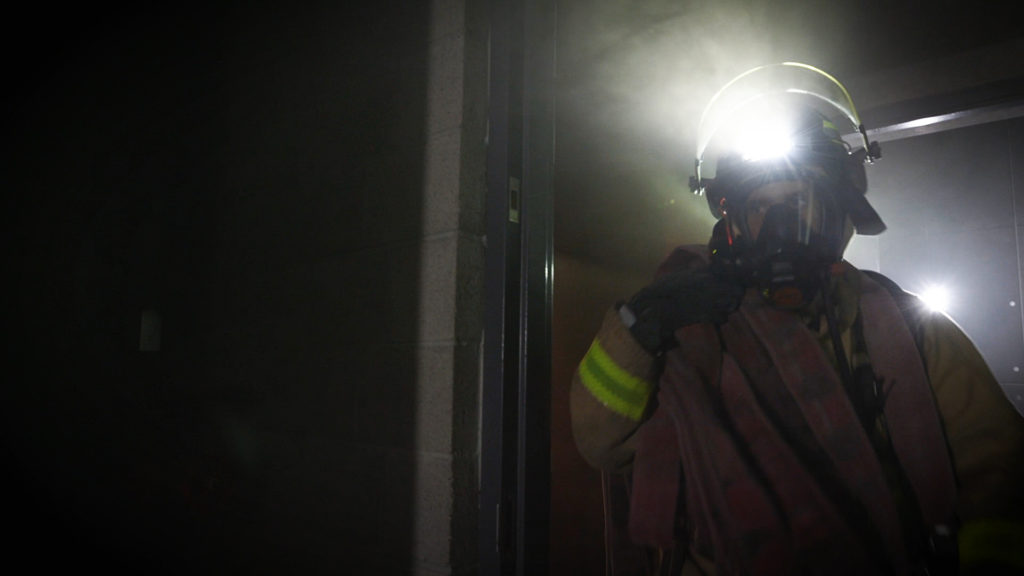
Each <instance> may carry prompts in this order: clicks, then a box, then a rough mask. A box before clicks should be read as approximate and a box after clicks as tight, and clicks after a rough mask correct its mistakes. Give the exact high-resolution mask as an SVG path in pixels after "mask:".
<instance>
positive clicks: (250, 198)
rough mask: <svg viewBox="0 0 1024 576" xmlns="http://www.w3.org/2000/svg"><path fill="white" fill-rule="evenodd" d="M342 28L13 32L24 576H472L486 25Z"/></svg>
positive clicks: (125, 24)
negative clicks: (126, 575)
mask: <svg viewBox="0 0 1024 576" xmlns="http://www.w3.org/2000/svg"><path fill="white" fill-rule="evenodd" d="M282 6H283V5H282ZM342 6H344V4H335V3H326V2H324V3H316V4H309V3H303V4H302V6H301V7H296V8H283V7H282V8H273V7H267V6H261V7H257V6H252V5H249V4H243V5H237V6H228V7H224V6H218V7H212V8H211V7H204V8H202V9H200V10H192V9H187V8H184V7H177V8H173V9H163V10H156V9H146V10H143V9H136V10H134V11H131V10H129V11H125V10H114V9H104V8H102V7H101V8H95V7H93V8H89V9H79V10H78V11H77V12H75V11H70V12H62V13H61V14H60V15H53V14H39V15H37V16H38V18H35V19H26V22H40V24H39V28H38V29H32V30H28V32H30V33H32V35H33V37H35V38H37V40H38V41H37V42H36V43H35V44H34V46H38V47H40V48H36V49H35V50H36V51H34V52H31V53H29V52H27V51H26V49H25V47H24V46H21V47H20V50H15V52H14V53H18V54H23V55H24V56H25V57H24V58H22V59H19V62H20V63H21V64H20V65H19V66H18V67H17V68H16V70H15V73H14V77H15V78H16V80H17V81H18V82H19V86H20V90H16V91H14V92H13V93H12V94H13V95H12V96H10V97H9V99H10V102H9V103H8V104H9V110H11V111H12V116H13V117H14V118H15V130H14V132H13V133H14V134H15V137H14V138H13V141H14V142H15V143H16V150H15V151H14V152H13V155H12V156H11V170H9V171H8V173H9V174H12V175H14V178H13V179H12V186H11V189H12V190H14V191H15V194H14V196H13V198H12V199H11V200H10V206H9V211H8V212H9V214H12V215H13V218H12V220H13V222H12V223H11V225H10V226H9V230H10V231H11V232H12V242H11V244H10V245H11V246H12V247H13V248H14V250H13V251H14V262H13V263H14V266H13V267H12V268H13V269H14V270H16V271H17V272H18V273H16V274H15V275H14V276H15V278H16V280H15V281H14V283H13V286H14V289H15V294H16V298H15V299H14V300H13V302H12V305H11V309H12V316H13V318H14V326H16V329H15V330H14V331H13V333H14V334H15V335H16V338H17V340H18V343H17V345H16V347H15V349H14V352H15V356H16V357H17V358H18V361H17V362H16V363H15V366H16V370H15V374H16V377H15V378H14V379H13V381H12V382H11V384H10V385H9V386H5V390H4V393H3V394H4V397H3V399H2V405H3V410H4V414H3V416H4V418H3V422H4V424H3V429H2V431H3V449H4V454H3V457H4V466H5V470H4V474H3V476H4V478H5V483H6V487H7V488H8V490H7V493H8V494H14V495H16V497H14V498H13V500H16V504H17V505H16V506H15V507H14V512H13V513H12V518H13V521H14V522H15V523H16V524H17V525H18V526H20V527H21V530H19V531H18V535H17V536H16V537H15V539H14V541H13V543H12V544H13V546H12V547H11V550H12V551H13V552H14V553H16V554H17V553H20V554H23V555H24V559H26V560H27V559H32V560H33V561H34V562H36V563H37V565H38V566H39V567H43V568H45V567H60V566H62V565H64V563H65V562H66V561H73V562H74V565H75V566H77V567H78V568H80V569H85V568H92V567H96V568H102V569H105V570H107V571H112V572H129V571H130V572H133V573H161V572H167V573H182V572H185V571H187V572H193V573H194V572H199V573H204V572H213V571H218V572H221V571H232V572H241V573H253V574H260V573H266V574H279V573H304V574H310V573H314V574H315V573H337V574H359V573H377V574H410V573H415V574H464V573H471V572H472V571H473V567H474V564H475V556H476V548H477V533H476V506H477V499H476V498H477V496H476V494H477V486H476V482H477V469H476V462H477V460H478V450H479V448H478V446H477V431H478V422H477V415H478V410H477V400H478V385H479V357H480V339H481V330H482V323H481V311H480V302H481V298H480V288H481V286H482V266H483V241H482V234H483V214H482V212H483V196H484V172H483V167H484V157H485V148H484V136H485V134H484V131H485V109H486V29H485V21H486V9H485V8H486V4H484V3H481V2H472V1H470V2H461V1H458V0H451V1H447V0H436V1H435V2H432V3H423V4H422V5H418V6H416V7H411V8H398V7H390V6H386V5H379V6H378V5H375V4H374V5H366V6H367V7H364V8H359V9H355V8H344V7H342ZM29 25H30V26H31V24H29ZM10 48H11V49H12V50H14V49H15V48H19V47H15V46H11V47H10ZM144 318H145V320H143V319H144ZM157 319H158V321H157ZM157 335H158V336H159V341H158V342H159V343H158V344H157V340H154V337H155V336H157ZM140 337H141V338H142V339H143V340H144V342H143V343H142V344H143V346H142V347H143V348H150V349H153V348H158V350H148V351H142V350H140Z"/></svg>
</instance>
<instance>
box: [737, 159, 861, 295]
mask: <svg viewBox="0 0 1024 576" xmlns="http://www.w3.org/2000/svg"><path fill="white" fill-rule="evenodd" d="M777 172H778V173H777V175H776V176H775V179H773V178H772V176H771V175H770V174H766V175H761V176H759V177H758V178H756V183H754V184H747V185H748V186H754V188H753V189H751V190H749V191H747V192H746V193H745V194H742V196H743V197H744V200H743V201H742V202H737V203H736V206H735V207H732V208H729V207H728V206H730V205H731V204H730V203H727V208H726V215H725V224H726V226H728V227H729V230H730V233H731V235H732V238H731V240H732V246H731V250H730V251H728V252H727V253H731V254H733V255H735V258H734V263H735V264H736V265H737V266H738V272H740V273H741V274H742V275H743V276H745V280H746V281H747V282H746V283H748V284H750V285H753V286H755V287H757V289H758V291H759V292H760V293H761V294H762V295H763V296H764V297H765V298H766V299H767V300H768V301H769V302H771V303H772V304H774V305H775V306H778V307H781V308H794V307H799V306H802V305H803V304H806V303H807V302H809V301H810V300H811V299H812V298H813V297H814V295H815V294H816V292H817V289H818V288H819V286H820V284H821V281H822V278H821V274H822V273H823V272H825V271H827V270H829V267H830V265H831V264H833V263H835V262H838V261H839V260H840V259H841V258H842V252H843V248H844V247H845V241H846V233H845V230H846V228H845V225H844V224H845V215H844V213H843V211H842V210H841V208H840V207H839V205H838V202H837V201H836V198H835V195H834V193H833V192H832V191H831V190H830V189H829V187H830V183H829V180H830V179H829V178H828V177H827V176H824V175H820V174H818V173H817V171H813V170H806V171H800V172H801V173H799V174H798V173H794V171H792V170H785V171H782V170H780V171H777Z"/></svg>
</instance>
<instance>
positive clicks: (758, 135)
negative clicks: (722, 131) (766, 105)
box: [736, 128, 793, 162]
mask: <svg viewBox="0 0 1024 576" xmlns="http://www.w3.org/2000/svg"><path fill="white" fill-rule="evenodd" d="M736 148H737V150H738V151H739V153H740V154H742V155H743V159H744V160H749V161H753V162H756V161H758V160H769V159H772V158H781V157H783V156H785V155H786V154H789V151H790V150H792V149H793V140H792V139H791V138H790V137H789V136H787V135H786V132H785V131H784V130H783V129H781V128H776V129H771V128H768V129H765V128H761V129H759V130H757V131H751V132H747V133H745V134H744V135H743V137H742V138H741V139H740V141H739V142H737V144H736Z"/></svg>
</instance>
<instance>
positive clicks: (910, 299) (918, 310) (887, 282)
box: [861, 270, 924, 352]
mask: <svg viewBox="0 0 1024 576" xmlns="http://www.w3.org/2000/svg"><path fill="white" fill-rule="evenodd" d="M861 272H863V273H864V274H865V275H866V276H867V277H868V278H870V279H872V280H874V281H875V282H876V283H877V284H878V285H879V286H881V287H882V288H885V290H886V291H887V292H888V293H889V294H890V295H891V296H892V298H893V300H895V301H896V307H897V308H899V311H900V315H901V316H903V320H904V322H906V324H907V328H909V329H910V334H911V335H912V336H913V337H914V344H915V345H916V346H917V350H918V352H921V350H922V348H921V341H922V339H923V336H922V330H921V327H922V325H923V323H924V322H923V319H924V314H923V312H924V303H923V302H921V299H920V298H918V297H917V296H915V295H914V294H911V293H910V292H907V291H906V290H904V289H903V288H901V287H900V285H899V284H897V283H896V282H894V281H893V280H892V279H891V278H889V277H888V276H885V275H884V274H881V273H879V272H875V271H874V270H861Z"/></svg>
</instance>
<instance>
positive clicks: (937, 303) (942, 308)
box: [921, 284, 951, 313]
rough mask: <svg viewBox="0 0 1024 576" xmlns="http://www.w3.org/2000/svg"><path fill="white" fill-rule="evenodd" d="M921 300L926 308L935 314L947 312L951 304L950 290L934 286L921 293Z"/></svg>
mask: <svg viewBox="0 0 1024 576" xmlns="http://www.w3.org/2000/svg"><path fill="white" fill-rule="evenodd" d="M921 300H922V301H923V302H924V304H925V306H927V307H928V309H929V310H931V311H933V312H943V313H945V312H947V311H948V310H949V305H950V302H951V298H950V294H949V289H947V288H946V287H945V286H941V285H938V284H933V285H931V286H928V287H927V288H925V289H924V291H923V292H921Z"/></svg>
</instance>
